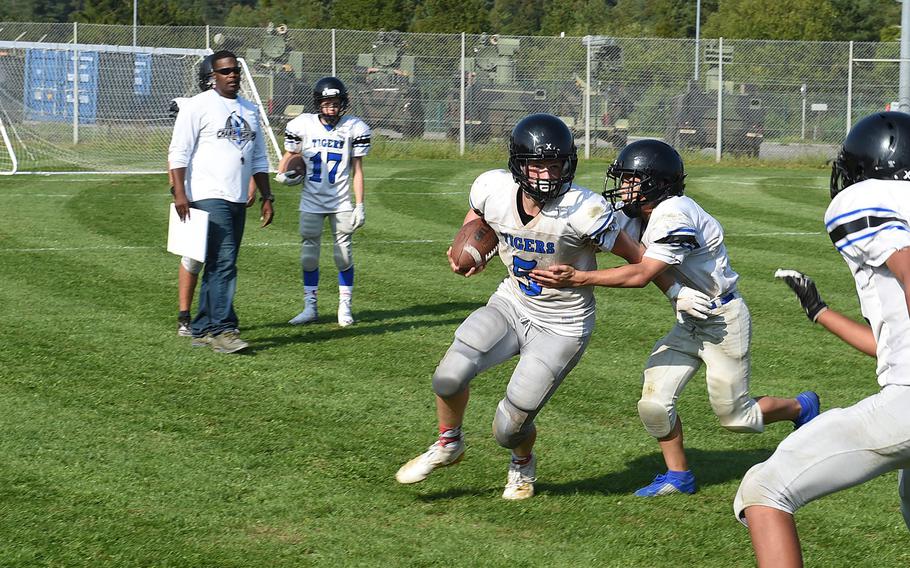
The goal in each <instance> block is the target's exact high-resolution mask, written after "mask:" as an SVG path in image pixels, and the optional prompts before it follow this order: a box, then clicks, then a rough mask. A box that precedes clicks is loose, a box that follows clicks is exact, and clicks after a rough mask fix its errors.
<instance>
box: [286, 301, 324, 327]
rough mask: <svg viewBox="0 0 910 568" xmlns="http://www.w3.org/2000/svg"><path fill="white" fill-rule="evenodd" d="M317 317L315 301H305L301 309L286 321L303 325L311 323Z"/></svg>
mask: <svg viewBox="0 0 910 568" xmlns="http://www.w3.org/2000/svg"><path fill="white" fill-rule="evenodd" d="M318 318H319V311H318V310H317V309H316V302H311V301H309V300H307V301H306V303H305V306H304V308H303V311H302V312H300V313H299V314H297V315H296V316H294V317H293V318H291V319H290V321H288V323H289V324H291V325H303V324H305V323H311V322H314V321H316V320H317V319H318Z"/></svg>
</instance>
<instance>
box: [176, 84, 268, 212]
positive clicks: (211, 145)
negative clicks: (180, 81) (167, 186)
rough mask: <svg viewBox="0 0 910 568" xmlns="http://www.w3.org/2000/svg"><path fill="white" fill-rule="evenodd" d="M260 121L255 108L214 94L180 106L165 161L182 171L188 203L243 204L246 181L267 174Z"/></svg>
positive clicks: (203, 95)
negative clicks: (210, 200)
mask: <svg viewBox="0 0 910 568" xmlns="http://www.w3.org/2000/svg"><path fill="white" fill-rule="evenodd" d="M258 116H259V115H258V111H257V109H256V105H254V104H253V103H251V102H249V101H247V100H246V99H243V98H242V97H240V96H238V97H237V98H236V99H229V98H225V97H222V96H221V95H219V94H218V93H217V92H216V91H215V90H211V91H206V92H204V93H199V94H198V95H196V96H194V97H191V98H189V99H184V100H183V101H181V102H180V112H178V113H177V119H176V120H175V121H174V133H173V135H172V136H171V145H170V148H169V149H168V155H167V161H168V165H169V167H170V168H171V169H177V168H186V195H187V198H188V199H189V200H190V201H199V200H202V199H224V200H226V201H232V202H234V203H245V202H246V200H247V195H248V194H247V188H248V187H249V184H250V177H252V175H253V174H255V173H260V172H268V170H269V161H268V156H267V155H266V153H265V137H264V135H263V133H262V131H261V129H260V128H259V119H258Z"/></svg>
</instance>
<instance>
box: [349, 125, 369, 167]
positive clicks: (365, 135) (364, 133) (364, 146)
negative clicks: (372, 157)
mask: <svg viewBox="0 0 910 568" xmlns="http://www.w3.org/2000/svg"><path fill="white" fill-rule="evenodd" d="M371 138H372V132H371V131H370V127H369V126H367V124H366V123H365V122H363V121H362V120H361V121H358V122H357V124H356V125H355V126H354V129H353V131H352V133H351V151H352V153H353V156H354V157H355V158H362V157H363V156H366V155H367V154H369V153H370V139H371Z"/></svg>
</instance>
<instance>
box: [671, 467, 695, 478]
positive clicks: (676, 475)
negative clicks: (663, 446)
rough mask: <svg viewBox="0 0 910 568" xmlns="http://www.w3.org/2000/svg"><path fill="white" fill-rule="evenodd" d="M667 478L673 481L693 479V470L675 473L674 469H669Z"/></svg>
mask: <svg viewBox="0 0 910 568" xmlns="http://www.w3.org/2000/svg"><path fill="white" fill-rule="evenodd" d="M667 477H670V478H673V479H689V478H691V477H692V470H691V469H687V470H686V471H674V470H672V469H668V470H667Z"/></svg>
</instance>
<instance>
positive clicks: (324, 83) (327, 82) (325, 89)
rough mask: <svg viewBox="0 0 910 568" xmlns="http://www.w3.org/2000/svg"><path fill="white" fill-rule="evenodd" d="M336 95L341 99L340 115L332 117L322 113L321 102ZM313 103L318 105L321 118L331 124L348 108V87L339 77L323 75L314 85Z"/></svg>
mask: <svg viewBox="0 0 910 568" xmlns="http://www.w3.org/2000/svg"><path fill="white" fill-rule="evenodd" d="M335 97H337V98H339V99H341V108H340V109H339V110H338V115H337V116H331V117H330V116H327V115H324V114H322V111H321V109H320V108H319V103H321V102H322V101H324V100H325V99H331V98H335ZM313 105H314V106H315V107H316V112H317V113H318V114H319V118H321V119H323V120H325V121H326V122H329V123H330V124H335V123H337V122H338V121H339V120H340V119H341V115H343V114H344V111H345V110H347V108H348V89H347V87H345V86H344V83H342V82H341V79H339V78H338V77H323V78H322V79H320V80H318V81H316V84H315V85H314V86H313Z"/></svg>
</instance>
